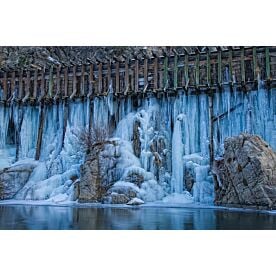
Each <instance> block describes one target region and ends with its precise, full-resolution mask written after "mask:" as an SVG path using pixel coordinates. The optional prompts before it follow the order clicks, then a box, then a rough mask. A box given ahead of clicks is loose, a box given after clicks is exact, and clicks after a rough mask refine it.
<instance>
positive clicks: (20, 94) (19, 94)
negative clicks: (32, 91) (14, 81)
mask: <svg viewBox="0 0 276 276" xmlns="http://www.w3.org/2000/svg"><path fill="white" fill-rule="evenodd" d="M22 98H23V70H20V71H19V87H18V99H19V100H22Z"/></svg>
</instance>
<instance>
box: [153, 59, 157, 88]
mask: <svg viewBox="0 0 276 276" xmlns="http://www.w3.org/2000/svg"><path fill="white" fill-rule="evenodd" d="M153 66H154V73H153V89H154V91H156V90H157V89H158V58H157V57H155V58H154V65H153Z"/></svg>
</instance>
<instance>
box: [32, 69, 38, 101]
mask: <svg viewBox="0 0 276 276" xmlns="http://www.w3.org/2000/svg"><path fill="white" fill-rule="evenodd" d="M37 71H38V70H37V68H36V69H35V71H34V90H33V95H32V98H33V99H36V98H37V88H38V81H37V76H38V72H37Z"/></svg>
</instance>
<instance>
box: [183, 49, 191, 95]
mask: <svg viewBox="0 0 276 276" xmlns="http://www.w3.org/2000/svg"><path fill="white" fill-rule="evenodd" d="M184 77H185V89H186V90H187V89H188V86H189V82H190V80H189V56H188V54H185V61H184Z"/></svg>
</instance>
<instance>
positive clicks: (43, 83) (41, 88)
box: [38, 70, 45, 102]
mask: <svg viewBox="0 0 276 276" xmlns="http://www.w3.org/2000/svg"><path fill="white" fill-rule="evenodd" d="M44 97H45V73H44V70H42V71H41V80H40V97H39V99H38V101H39V102H40V101H41V100H42V99H43V98H44Z"/></svg>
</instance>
